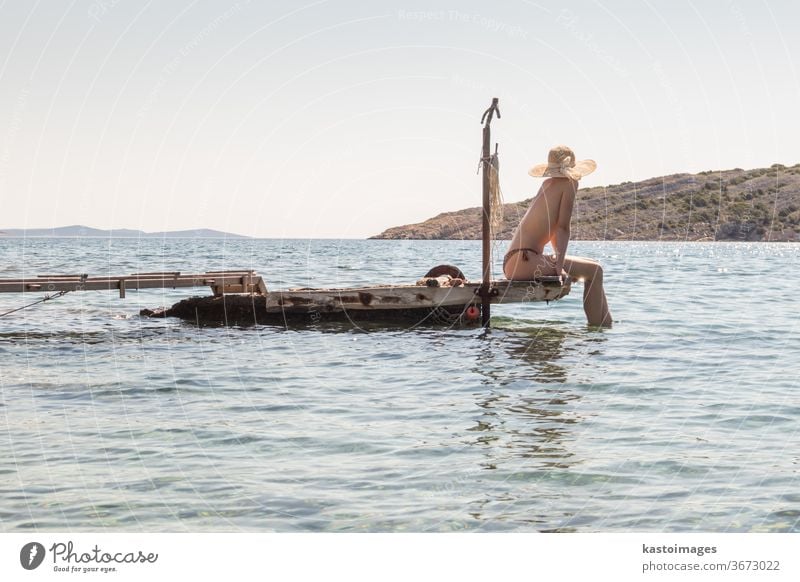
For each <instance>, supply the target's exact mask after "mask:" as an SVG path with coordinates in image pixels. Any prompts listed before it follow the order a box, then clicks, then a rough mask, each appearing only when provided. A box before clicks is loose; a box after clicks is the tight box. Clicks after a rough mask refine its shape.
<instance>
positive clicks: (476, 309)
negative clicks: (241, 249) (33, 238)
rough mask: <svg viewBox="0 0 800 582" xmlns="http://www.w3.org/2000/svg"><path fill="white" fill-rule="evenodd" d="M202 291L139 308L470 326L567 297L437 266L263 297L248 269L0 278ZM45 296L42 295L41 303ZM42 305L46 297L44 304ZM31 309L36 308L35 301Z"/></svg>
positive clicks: (15, 282) (30, 289) (61, 287)
mask: <svg viewBox="0 0 800 582" xmlns="http://www.w3.org/2000/svg"><path fill="white" fill-rule="evenodd" d="M188 287H209V288H210V289H211V292H212V295H210V296H205V297H189V298H187V299H184V300H182V301H179V302H178V303H176V304H174V305H173V306H171V307H168V308H158V309H153V310H151V309H144V310H142V312H141V314H142V315H144V316H149V317H178V318H181V319H184V320H188V321H193V322H197V323H199V324H226V325H252V324H280V325H284V324H290V323H293V324H315V323H320V322H323V321H351V322H370V321H375V322H386V323H392V322H405V323H407V324H466V325H469V324H477V323H478V322H479V320H480V319H481V314H482V309H481V308H482V303H483V301H484V300H485V298H486V297H487V296H488V299H489V302H490V303H493V304H495V303H518V302H537V301H555V300H558V299H560V298H561V297H563V296H564V295H566V294H567V293H569V290H570V284H569V281H566V282H563V283H562V282H561V281H560V280H559V279H558V277H542V278H540V279H537V280H533V281H506V280H501V281H493V282H491V283H490V284H489V285H488V293H487V295H486V296H485V295H483V294H482V293H481V290H482V289H483V288H486V286H485V285H484V284H483V282H482V281H474V282H473V281H467V280H466V279H465V278H464V277H463V274H461V272H460V271H459V270H458V269H456V268H455V267H451V266H448V265H440V266H438V267H435V268H434V269H431V271H430V272H429V273H428V274H427V275H426V276H425V277H422V278H421V279H420V280H418V281H416V282H415V283H414V284H410V285H374V286H368V287H349V288H348V287H346V288H331V289H313V288H294V289H282V290H275V291H269V290H267V286H266V284H265V282H264V280H263V279H262V278H261V276H260V275H258V274H257V273H256V272H255V271H209V272H206V273H201V274H182V273H179V272H158V273H133V274H130V275H125V276H119V277H105V276H103V277H90V276H88V275H39V276H36V277H30V278H22V279H0V292H5V293H9V292H10V293H37V294H38V293H45V294H53V296H56V295H57V296H61V295H63V294H65V293H70V292H80V291H116V292H118V293H119V295H120V297H121V298H124V297H125V294H126V292H127V291H132V290H141V289H159V288H166V289H176V288H188ZM47 297H48V295H46V296H45V298H47ZM45 300H46V299H45ZM37 303H38V302H37Z"/></svg>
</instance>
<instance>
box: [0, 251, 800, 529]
mask: <svg viewBox="0 0 800 582" xmlns="http://www.w3.org/2000/svg"><path fill="white" fill-rule="evenodd" d="M498 250H499V251H500V252H499V255H498V256H500V255H501V254H502V250H500V249H498ZM570 250H571V252H572V253H573V254H583V255H586V256H591V257H595V258H597V259H599V260H601V261H602V262H603V264H604V265H605V267H606V273H607V290H608V296H609V303H610V305H611V309H612V312H613V314H614V319H615V321H616V324H615V326H614V328H613V329H611V330H608V331H593V330H589V329H587V327H586V326H585V324H584V321H585V320H584V316H583V312H582V309H581V302H580V295H581V287H580V286H579V285H575V286H574V287H573V293H572V295H571V296H569V297H567V298H565V299H564V300H562V301H560V302H557V303H555V304H551V305H550V306H546V305H544V304H535V305H524V306H523V305H509V306H503V307H498V308H495V310H494V317H493V328H492V329H491V330H490V331H489V332H488V333H483V332H482V331H481V330H479V329H447V328H439V329H433V328H429V329H418V328H413V329H412V328H402V327H398V328H385V327H384V328H379V327H376V328H365V329H345V328H342V327H341V326H338V327H336V326H332V327H317V328H313V329H303V330H285V329H281V328H276V327H266V326H265V327H250V328H233V329H230V328H222V327H206V328H202V329H198V328H196V327H193V326H192V325H190V324H187V323H183V322H181V321H178V320H149V319H143V318H140V317H139V316H138V311H139V309H140V308H142V307H155V306H159V305H168V304H171V303H173V302H175V301H177V300H179V299H181V298H184V297H186V296H188V295H189V294H191V291H190V290H178V291H172V290H169V291H160V290H158V291H146V292H145V291H143V292H139V293H136V292H133V293H131V292H129V293H128V298H127V299H124V300H123V299H119V298H118V297H117V296H116V295H115V294H114V293H105V292H87V293H71V294H69V295H67V296H65V297H62V298H60V299H57V300H54V301H52V302H48V303H45V304H43V305H40V306H37V307H34V308H32V309H30V310H26V311H23V312H20V313H16V314H13V315H9V316H7V317H3V318H0V388H2V392H1V393H0V432H1V433H2V434H0V442H1V443H2V444H0V452H2V454H0V530H3V531H24V530H35V529H43V530H71V531H81V530H108V531H187V530H188V531H199V530H212V531H243V530H244V531H281V532H285V531H452V530H473V531H579V532H584V531H628V530H636V531H695V530H698V531H794V532H797V531H800V432H799V431H798V427H799V426H800V387H799V386H798V377H800V351H799V350H798V345H800V341H799V340H800V329H799V328H798V323H799V322H800V315H798V299H797V293H798V280H800V276H799V275H798V272H800V246H797V245H788V244H765V243H762V244H725V243H716V244H714V243H709V244H697V243H694V244H682V243H618V242H614V243H612V242H602V243H600V242H598V243H589V242H583V243H581V242H574V243H572V245H571V249H570ZM479 257H480V244H479V243H477V242H460V241H459V242H456V241H447V242H439V241H436V242H433V241H431V242H422V241H352V240H347V241H337V240H311V241H300V240H292V241H274V240H252V241H251V240H244V241H227V242H225V241H213V240H205V241H195V240H174V241H166V242H164V241H152V240H141V241H139V240H112V241H108V240H76V239H56V240H27V241H25V240H0V277H16V276H21V275H28V276H31V275H36V274H43V273H90V274H92V275H102V274H126V273H129V272H135V271H155V270H180V271H184V272H191V271H203V270H211V269H226V268H228V269H232V268H254V269H257V270H258V271H259V273H261V274H263V275H264V276H265V278H266V280H267V282H268V285H269V286H270V287H272V288H279V287H284V286H299V285H304V286H305V285H308V286H341V285H358V284H363V283H379V282H381V283H392V282H396V283H408V282H411V281H414V280H416V279H417V278H418V277H419V276H421V275H422V274H424V273H425V271H426V270H427V269H428V268H429V267H431V266H433V265H434V264H437V263H442V262H447V263H453V264H456V265H459V266H460V267H461V268H462V269H463V270H464V271H465V273H466V274H467V275H468V276H469V277H471V278H478V274H479V261H480V258H479ZM38 297H40V296H36V295H26V296H24V297H23V296H22V295H14V294H2V295H0V311H5V310H6V309H10V308H13V307H16V306H19V305H22V304H23V303H26V302H29V301H32V300H34V299H36V298H38Z"/></svg>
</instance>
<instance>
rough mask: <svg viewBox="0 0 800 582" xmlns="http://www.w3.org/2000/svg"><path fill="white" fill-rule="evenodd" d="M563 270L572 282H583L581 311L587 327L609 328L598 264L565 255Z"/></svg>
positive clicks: (601, 268) (609, 322) (609, 316)
mask: <svg viewBox="0 0 800 582" xmlns="http://www.w3.org/2000/svg"><path fill="white" fill-rule="evenodd" d="M564 270H565V271H566V272H567V273H569V276H570V277H571V278H572V279H573V280H575V279H577V280H582V281H583V310H584V311H585V312H586V319H587V320H588V322H589V325H603V326H606V327H611V312H610V311H609V310H608V302H607V301H606V293H605V290H604V289H603V267H601V266H600V263H598V262H597V261H593V260H591V259H584V258H582V257H570V256H569V255H567V257H566V258H565V259H564Z"/></svg>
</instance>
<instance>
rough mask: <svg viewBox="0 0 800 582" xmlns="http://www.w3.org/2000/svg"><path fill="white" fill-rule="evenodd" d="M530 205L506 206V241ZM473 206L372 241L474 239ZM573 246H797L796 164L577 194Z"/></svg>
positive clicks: (799, 180)
mask: <svg viewBox="0 0 800 582" xmlns="http://www.w3.org/2000/svg"><path fill="white" fill-rule="evenodd" d="M529 204H530V199H527V200H523V201H522V202H516V203H513V204H506V205H505V207H504V223H503V225H502V228H500V229H499V232H498V235H497V238H501V239H503V238H506V239H508V238H511V234H512V232H513V229H514V228H516V226H517V224H518V223H519V220H520V218H521V217H522V215H523V214H524V213H525V210H526V209H527V207H528V205H529ZM480 217H481V211H480V208H478V207H475V208H467V209H465V210H458V211H456V212H445V213H443V214H440V215H438V216H435V217H433V218H431V219H429V220H426V221H425V222H420V223H418V224H409V225H406V226H396V227H393V228H390V229H388V230H386V231H384V232H382V233H381V234H379V235H377V236H374V237H371V238H378V239H462V240H463V239H480V237H481V220H480ZM572 238H573V239H575V240H729V241H732V240H733V241H735V240H739V241H792V240H800V164H795V165H794V166H783V165H781V164H774V165H772V166H770V167H769V168H762V169H755V170H742V169H739V168H736V169H733V170H723V171H708V172H700V173H699V174H673V175H671V176H663V177H660V178H651V179H649V180H644V181H641V182H623V183H622V184H615V185H613V186H603V187H595V188H586V189H581V190H579V191H578V197H577V199H576V202H575V210H574V214H573V217H572Z"/></svg>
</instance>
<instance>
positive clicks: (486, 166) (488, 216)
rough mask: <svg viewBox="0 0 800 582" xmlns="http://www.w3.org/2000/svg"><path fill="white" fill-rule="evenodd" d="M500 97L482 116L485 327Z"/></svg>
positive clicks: (489, 281)
mask: <svg viewBox="0 0 800 582" xmlns="http://www.w3.org/2000/svg"><path fill="white" fill-rule="evenodd" d="M498 101H499V100H498V98H497V97H495V98H493V99H492V104H491V105H490V106H489V109H487V110H486V111H484V113H483V117H481V123H483V150H482V152H481V165H482V167H483V225H482V237H483V259H482V272H483V278H482V281H481V288H480V292H479V295H480V297H481V324H482V325H483V326H484V327H488V326H489V318H490V315H491V314H490V309H491V307H490V306H491V302H490V293H491V278H492V241H491V239H490V238H489V237H490V236H491V230H492V228H491V224H492V201H491V197H490V195H489V172H490V171H491V168H490V166H491V137H492V136H491V130H490V128H489V126H490V125H491V123H492V116H493V115H494V112H495V111H496V112H497V118H498V119H499V118H500V110H499V109H498V108H497V103H498Z"/></svg>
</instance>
